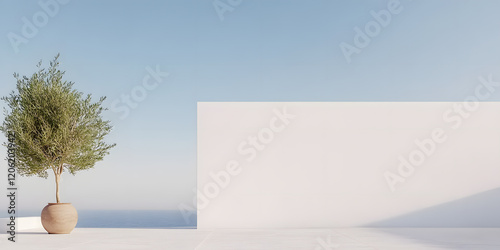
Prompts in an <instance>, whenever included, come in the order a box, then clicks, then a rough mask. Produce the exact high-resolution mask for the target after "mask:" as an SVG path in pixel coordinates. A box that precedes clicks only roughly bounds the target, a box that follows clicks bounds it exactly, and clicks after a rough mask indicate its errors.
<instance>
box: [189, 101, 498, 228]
mask: <svg viewBox="0 0 500 250" xmlns="http://www.w3.org/2000/svg"><path fill="white" fill-rule="evenodd" d="M283 113H285V114H286V113H288V115H284V114H283ZM284 116H288V117H284ZM292 116H293V118H292ZM259 136H260V138H259ZM252 137H256V138H257V144H255V143H254V144H252ZM416 141H418V142H420V144H423V145H424V146H417V143H416ZM251 145H254V146H251ZM432 145H434V146H432ZM400 158H403V159H406V160H404V161H408V162H409V163H408V164H406V165H405V164H403V163H401V162H402V160H400ZM410 158H411V159H410ZM408 165H411V166H408ZM403 166H405V167H403ZM388 176H390V179H391V180H392V183H393V184H392V185H390V184H389V182H388V181H387V178H388ZM498 187H500V103H486V102H482V103H479V104H477V106H471V105H470V104H467V105H465V106H464V103H459V102H457V103H449V102H416V103H413V102H390V103H384V102H354V103H353V102H330V103H307V102H298V103H297V102H295V103H256V102H253V103H198V228H281V227H347V226H367V225H371V224H373V223H376V222H380V221H386V220H391V219H393V218H398V217H404V216H405V215H411V214H415V216H419V215H418V212H419V211H432V209H433V208H434V207H436V208H437V207H439V206H441V207H442V206H443V204H453V202H456V201H459V200H464V201H466V200H465V199H467V198H468V197H473V196H474V195H477V194H480V193H483V192H486V191H488V190H493V189H496V188H498ZM450 202H451V203H450ZM492 202H493V201H492ZM462 203H463V202H462ZM465 203H466V202H465ZM468 205H473V204H465V205H464V206H465V207H467V206H468ZM451 207H453V206H451ZM468 212H470V213H482V212H481V211H468ZM445 213H446V212H445ZM497 217H498V216H497ZM457 219H458V220H460V219H461V218H457ZM462 219H463V218H462ZM422 220H424V221H425V220H431V217H429V216H427V217H425V216H421V218H419V217H417V221H422ZM432 220H434V218H433V219H432ZM395 226H398V225H395ZM406 226H408V225H406ZM410 226H411V225H410Z"/></svg>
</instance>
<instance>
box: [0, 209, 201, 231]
mask: <svg viewBox="0 0 500 250" xmlns="http://www.w3.org/2000/svg"><path fill="white" fill-rule="evenodd" d="M40 212H41V211H20V214H19V215H18V216H22V217H26V216H40ZM0 217H6V214H3V213H2V214H0ZM76 227H79V228H185V229H192V228H196V212H194V214H191V216H190V217H189V220H188V221H186V220H185V219H184V217H183V216H182V213H181V212H180V211H177V210H78V224H77V225H76Z"/></svg>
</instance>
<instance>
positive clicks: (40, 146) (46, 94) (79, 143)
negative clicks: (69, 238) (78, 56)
mask: <svg viewBox="0 0 500 250" xmlns="http://www.w3.org/2000/svg"><path fill="white" fill-rule="evenodd" d="M58 58H59V55H57V56H56V57H55V58H54V60H53V61H51V62H50V67H49V68H48V69H44V68H42V67H41V65H42V62H41V61H40V63H38V65H37V68H38V71H37V72H35V73H34V74H33V75H32V76H31V77H29V78H28V77H26V76H23V77H20V76H19V74H17V73H14V77H15V78H16V80H17V85H16V89H17V92H16V91H12V93H11V94H10V95H9V96H6V97H3V98H2V100H3V101H5V102H6V104H7V108H6V109H5V110H4V113H5V121H4V122H3V125H2V126H1V127H0V130H1V131H2V132H3V133H4V134H5V136H8V134H9V133H14V134H15V138H16V140H15V143H16V161H15V166H16V170H17V172H18V173H19V174H20V175H22V176H39V177H43V178H47V177H48V171H50V170H52V171H53V172H54V176H55V182H56V200H57V203H60V198H59V182H60V180H61V174H62V173H63V172H64V171H67V172H69V173H71V174H73V175H74V174H75V173H76V172H77V171H80V170H86V169H90V168H93V167H94V165H95V164H96V162H98V161H101V160H103V158H104V156H105V155H107V154H109V150H110V149H111V148H112V147H114V146H115V144H107V143H106V142H105V141H104V138H105V137H106V135H108V134H109V133H110V131H111V129H112V126H111V125H110V121H105V120H103V118H102V112H103V111H104V110H106V109H105V108H103V107H102V104H103V102H104V100H105V99H106V98H105V97H101V98H100V99H99V100H98V101H96V102H93V100H92V96H91V95H90V94H89V95H86V96H84V95H83V93H81V92H78V91H77V90H75V89H74V88H73V85H74V83H73V82H69V81H65V80H63V76H64V73H65V72H64V71H61V70H59V69H58V67H59V62H58Z"/></svg>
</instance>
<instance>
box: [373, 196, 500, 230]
mask: <svg viewBox="0 0 500 250" xmlns="http://www.w3.org/2000/svg"><path fill="white" fill-rule="evenodd" d="M365 227H433V228H446V227H469V228H471V227H476V228H477V227H500V188H496V189H492V190H489V191H485V192H482V193H479V194H475V195H472V196H469V197H465V198H462V199H459V200H455V201H451V202H447V203H444V204H440V205H437V206H433V207H429V208H425V209H422V210H419V211H415V212H411V213H408V214H404V215H400V216H397V217H393V218H390V219H386V220H382V221H377V222H373V223H370V224H368V225H365Z"/></svg>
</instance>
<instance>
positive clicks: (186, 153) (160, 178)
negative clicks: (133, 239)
mask: <svg viewBox="0 0 500 250" xmlns="http://www.w3.org/2000/svg"><path fill="white" fill-rule="evenodd" d="M221 1H223V0H221ZM41 2H42V3H46V2H50V1H48V0H41ZM223 2H226V1H223ZM389 2H390V1H359V0H355V1H351V0H349V1H331V0H328V1H326V0H321V1H297V0H293V1H284V0H274V1H268V0H258V1H257V0H256V1H250V0H243V1H242V2H241V4H239V5H237V6H234V7H232V8H234V9H233V11H232V12H226V13H225V14H224V20H220V18H219V16H218V13H217V11H216V10H215V8H214V6H213V2H212V1H201V0H198V1H193V0H178V1H93V0H92V1H91V0H89V1H74V0H73V1H70V2H69V3H67V4H64V5H63V4H59V10H58V11H57V13H55V15H54V16H53V17H49V18H48V22H47V23H46V25H43V26H42V27H40V28H39V29H38V32H37V33H36V35H34V37H32V38H29V39H28V43H27V44H20V45H19V47H18V48H19V51H18V52H17V53H16V52H15V50H14V48H13V46H12V45H11V42H10V41H9V38H8V35H9V34H11V32H13V33H15V34H17V35H22V28H23V17H26V18H27V19H28V20H32V19H33V17H34V16H36V13H38V12H40V11H43V8H42V7H41V6H40V5H39V3H38V2H37V1H29V2H23V3H20V2H19V1H13V0H6V1H2V2H0V23H2V25H1V26H0V37H1V38H0V82H1V84H0V94H1V95H2V96H4V95H7V94H8V93H9V92H10V91H12V90H13V89H14V86H15V81H14V78H13V77H12V73H13V72H19V73H20V74H21V75H30V74H31V73H33V72H34V70H35V65H36V63H37V62H38V61H39V60H40V59H43V60H44V62H46V63H47V62H48V61H50V60H51V59H52V58H53V57H54V56H55V55H56V54H57V53H61V57H60V61H61V65H62V66H61V67H62V68H63V69H65V70H67V73H66V79H67V80H70V81H74V82H75V83H76V84H75V87H76V88H77V89H78V90H80V91H82V92H84V93H92V94H93V95H94V96H95V97H98V96H107V97H108V101H107V102H106V105H107V106H108V107H111V105H112V103H113V101H116V100H120V98H121V96H122V95H124V94H125V95H126V94H130V93H131V91H132V90H133V89H134V88H135V87H137V86H140V85H141V83H142V80H143V78H144V77H145V76H146V75H148V71H147V69H146V68H147V67H151V68H156V66H157V65H158V67H159V68H160V69H161V70H162V71H166V72H168V73H169V76H168V77H166V78H165V79H164V81H163V82H161V83H159V85H158V87H157V88H155V89H154V90H152V91H149V92H147V97H146V98H144V100H143V101H142V102H140V103H139V104H138V106H137V107H136V108H135V109H131V110H130V114H129V115H128V116H127V117H126V118H124V119H121V118H120V116H121V113H119V112H113V111H109V112H108V113H107V114H106V117H107V118H108V119H110V120H112V122H113V124H114V126H115V130H114V132H113V134H112V135H111V136H110V137H109V141H111V142H116V143H117V144H118V146H117V147H116V148H115V149H114V150H113V151H112V153H111V155H109V156H108V157H107V158H106V159H105V161H103V162H101V163H99V164H98V165H97V166H96V168H95V169H94V170H91V171H87V172H84V173H81V174H78V175H77V176H75V177H72V176H68V175H65V176H63V182H62V199H63V201H67V202H73V203H74V204H75V206H76V207H80V208H86V209H176V208H177V205H178V204H180V203H192V199H193V197H194V192H193V189H194V188H195V187H196V102H198V101H462V100H464V98H465V97H466V96H469V95H471V94H473V90H474V87H475V86H476V85H477V84H478V81H477V77H478V76H481V75H484V76H486V75H488V74H493V76H494V79H498V80H500V70H499V66H500V56H499V55H500V46H499V45H500V29H499V27H500V15H498V10H499V9H500V2H499V1H496V0H488V1H486V0H481V1H463V0H453V1H450V0H447V1H431V0H425V1H409V0H401V1H400V8H401V11H400V13H399V14H392V15H391V21H390V22H389V24H388V25H387V26H386V27H381V29H380V32H379V33H378V34H377V35H376V36H374V37H372V38H371V41H370V43H369V44H368V45H367V46H366V47H364V48H362V49H361V53H359V54H354V55H353V56H352V58H351V59H352V61H351V62H350V63H348V62H347V60H346V58H345V57H344V55H343V53H342V51H341V49H340V47H339V45H340V44H341V43H342V42H345V43H349V44H351V45H352V44H353V39H354V37H355V31H354V29H355V27H359V28H361V29H364V28H365V25H366V24H367V23H369V22H371V21H373V20H374V17H373V16H372V15H371V14H370V12H371V11H375V12H377V13H378V12H379V11H381V10H387V9H388V3H389ZM489 100H491V101H498V100H500V94H499V93H495V94H494V95H492V96H491V97H490V99H489ZM2 105H3V104H2ZM1 118H2V120H3V115H2V117H1ZM2 154H4V152H2ZM2 156H3V155H2ZM2 158H3V157H2ZM2 165H5V164H2ZM2 176H3V174H2ZM4 179H6V177H5V178H4V177H2V178H1V180H0V186H4V183H5V180H4ZM19 186H22V190H23V191H22V192H24V193H21V196H22V197H20V199H21V200H22V201H23V203H24V204H25V206H26V207H28V208H30V209H37V208H41V207H43V206H44V205H45V203H46V202H52V201H53V199H54V198H53V196H54V195H53V188H54V185H53V180H52V176H51V178H49V179H48V180H43V179H38V178H35V177H32V178H21V179H20V180H19ZM2 202H4V201H2ZM0 204H3V203H0Z"/></svg>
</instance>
